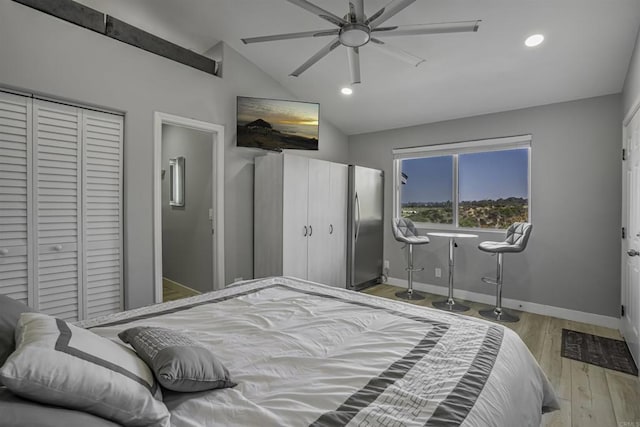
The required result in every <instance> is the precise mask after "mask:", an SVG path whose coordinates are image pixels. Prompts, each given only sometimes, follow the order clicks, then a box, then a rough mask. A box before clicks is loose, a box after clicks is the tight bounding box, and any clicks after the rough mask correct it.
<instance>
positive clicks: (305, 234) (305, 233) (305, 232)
mask: <svg viewBox="0 0 640 427" xmlns="http://www.w3.org/2000/svg"><path fill="white" fill-rule="evenodd" d="M304 237H307V226H306V225H305V226H304Z"/></svg>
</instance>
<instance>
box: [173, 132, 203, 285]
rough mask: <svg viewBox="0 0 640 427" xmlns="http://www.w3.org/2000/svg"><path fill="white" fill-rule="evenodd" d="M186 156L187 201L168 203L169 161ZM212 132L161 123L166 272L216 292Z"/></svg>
mask: <svg viewBox="0 0 640 427" xmlns="http://www.w3.org/2000/svg"><path fill="white" fill-rule="evenodd" d="M178 156H184V158H185V204H184V206H170V205H169V199H170V187H171V178H170V175H169V159H171V158H175V157H178ZM212 159H213V141H212V136H211V133H206V132H200V131H197V130H194V129H187V128H183V127H179V126H171V125H163V126H162V169H164V170H165V171H166V172H165V174H164V178H163V179H162V275H163V277H166V278H168V279H171V280H173V281H174V282H178V283H180V284H182V285H185V286H188V287H190V288H192V289H196V290H198V291H200V292H209V291H212V290H213V265H214V262H213V238H212V237H213V235H212V234H211V221H210V220H209V209H211V208H212V207H213V205H212V202H211V191H212V174H213V167H212Z"/></svg>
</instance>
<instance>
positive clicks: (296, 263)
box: [254, 154, 348, 287]
mask: <svg viewBox="0 0 640 427" xmlns="http://www.w3.org/2000/svg"><path fill="white" fill-rule="evenodd" d="M347 174H348V167H347V165H342V164H338V163H332V162H327V161H322V160H315V159H309V158H307V157H299V156H294V155H290V154H270V155H267V156H262V157H257V158H256V167H255V201H254V202H255V203H254V208H255V212H254V275H255V277H266V276H275V275H285V276H295V277H299V278H303V279H308V280H312V281H315V282H320V283H325V284H328V285H332V286H339V287H345V286H346V246H347V241H346V237H347V234H346V227H347V220H346V218H347V178H348V176H347Z"/></svg>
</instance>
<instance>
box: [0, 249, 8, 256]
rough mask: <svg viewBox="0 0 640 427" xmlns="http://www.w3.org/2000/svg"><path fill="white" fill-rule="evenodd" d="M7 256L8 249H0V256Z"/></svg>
mask: <svg viewBox="0 0 640 427" xmlns="http://www.w3.org/2000/svg"><path fill="white" fill-rule="evenodd" d="M8 254H9V249H6V248H2V249H0V255H8Z"/></svg>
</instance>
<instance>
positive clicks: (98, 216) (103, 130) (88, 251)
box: [83, 111, 124, 318]
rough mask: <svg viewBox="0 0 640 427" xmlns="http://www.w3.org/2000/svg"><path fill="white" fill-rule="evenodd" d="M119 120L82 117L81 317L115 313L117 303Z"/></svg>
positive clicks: (119, 287) (108, 116)
mask: <svg viewBox="0 0 640 427" xmlns="http://www.w3.org/2000/svg"><path fill="white" fill-rule="evenodd" d="M123 124H124V123H123V117H122V116H116V115H113V114H107V113H99V112H94V111H84V112H83V141H84V146H83V148H84V154H83V171H84V173H83V193H84V196H85V197H84V201H83V218H84V224H83V227H84V231H83V236H84V245H83V246H84V265H85V269H84V283H85V287H86V293H85V296H86V304H85V307H86V317H87V318H92V317H97V316H101V315H105V314H111V313H116V312H118V311H121V310H122V308H123V301H122V271H123V269H122V139H123Z"/></svg>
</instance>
